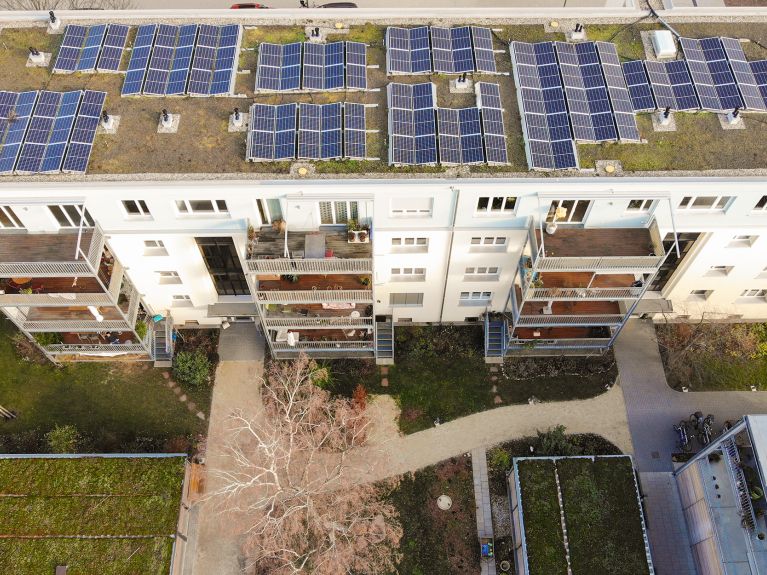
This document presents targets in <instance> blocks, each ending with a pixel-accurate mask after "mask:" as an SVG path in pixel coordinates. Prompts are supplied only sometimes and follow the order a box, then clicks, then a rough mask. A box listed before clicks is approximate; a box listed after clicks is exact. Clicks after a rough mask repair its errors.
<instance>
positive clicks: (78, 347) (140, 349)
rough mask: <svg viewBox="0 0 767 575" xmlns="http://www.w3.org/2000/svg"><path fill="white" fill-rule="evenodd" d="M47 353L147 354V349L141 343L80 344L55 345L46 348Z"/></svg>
mask: <svg viewBox="0 0 767 575" xmlns="http://www.w3.org/2000/svg"><path fill="white" fill-rule="evenodd" d="M45 351H47V352H48V353H51V354H54V355H55V354H59V353H81V352H104V353H146V349H144V346H143V345H141V344H140V343H119V344H103V345H102V344H98V343H91V344H80V343H55V344H51V345H46V346H45Z"/></svg>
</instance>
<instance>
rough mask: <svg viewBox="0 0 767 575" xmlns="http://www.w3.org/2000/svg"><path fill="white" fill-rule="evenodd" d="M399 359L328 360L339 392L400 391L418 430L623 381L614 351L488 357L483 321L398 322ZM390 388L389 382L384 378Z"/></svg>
mask: <svg viewBox="0 0 767 575" xmlns="http://www.w3.org/2000/svg"><path fill="white" fill-rule="evenodd" d="M394 334H395V348H394V356H395V365H393V366H390V367H389V368H388V370H387V373H386V374H385V375H380V372H379V370H377V369H376V367H375V365H374V364H373V362H360V361H359V360H354V364H352V363H351V362H350V361H339V362H328V363H327V365H328V366H329V367H330V369H331V372H332V374H333V380H334V381H333V383H334V388H333V391H336V392H338V393H343V394H351V391H352V390H353V389H354V386H355V385H357V384H358V383H362V384H363V385H364V386H365V387H366V388H367V390H368V392H370V393H377V394H380V393H388V394H391V395H393V396H394V397H395V398H396V399H397V401H398V403H399V405H400V408H401V410H402V413H401V416H400V420H399V425H400V429H401V430H402V431H403V432H404V433H413V432H416V431H421V430H423V429H427V428H429V427H431V426H433V425H434V421H435V420H436V419H437V418H439V420H440V421H441V422H445V421H449V420H451V419H456V418H458V417H463V416H465V415H469V414H471V413H476V412H479V411H484V410H487V409H492V408H493V407H498V406H500V405H508V404H513V403H526V402H527V401H528V400H529V399H530V397H532V396H535V397H536V398H537V399H539V400H541V401H565V400H571V399H586V398H589V397H594V396H596V395H599V394H600V393H602V392H603V391H604V389H605V384H608V383H609V384H612V383H613V382H614V381H615V378H616V375H617V371H616V368H615V361H614V359H613V357H612V354H611V353H610V354H607V355H605V356H600V357H590V358H576V357H546V358H518V359H509V360H508V361H507V362H506V364H505V365H503V366H491V365H488V364H486V363H485V360H484V356H483V352H482V349H483V347H482V346H483V335H482V329H481V328H480V327H474V326H440V327H397V328H396V329H395V330H394ZM382 377H386V378H387V379H388V383H389V385H388V387H383V386H381V378H382Z"/></svg>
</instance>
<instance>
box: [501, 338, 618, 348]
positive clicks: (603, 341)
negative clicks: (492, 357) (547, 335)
mask: <svg viewBox="0 0 767 575" xmlns="http://www.w3.org/2000/svg"><path fill="white" fill-rule="evenodd" d="M609 345H610V338H609V337H605V338H601V337H599V338H596V337H589V338H581V339H578V338H573V339H544V338H541V339H528V340H512V341H511V342H510V343H509V347H512V346H513V347H514V348H526V347H529V348H531V349H573V348H588V349H591V348H595V349H601V348H607V347H609Z"/></svg>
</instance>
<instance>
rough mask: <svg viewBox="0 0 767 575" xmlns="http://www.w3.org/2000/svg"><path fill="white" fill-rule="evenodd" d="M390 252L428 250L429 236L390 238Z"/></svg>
mask: <svg viewBox="0 0 767 575" xmlns="http://www.w3.org/2000/svg"><path fill="white" fill-rule="evenodd" d="M391 248H392V252H395V253H398V252H421V253H425V252H428V251H429V238H409V237H408V238H392V239H391Z"/></svg>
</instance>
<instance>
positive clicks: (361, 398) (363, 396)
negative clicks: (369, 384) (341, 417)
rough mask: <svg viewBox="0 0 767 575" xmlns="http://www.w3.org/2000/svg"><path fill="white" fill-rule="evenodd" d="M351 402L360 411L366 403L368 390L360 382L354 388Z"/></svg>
mask: <svg viewBox="0 0 767 575" xmlns="http://www.w3.org/2000/svg"><path fill="white" fill-rule="evenodd" d="M352 403H353V404H354V407H356V408H357V409H359V410H362V411H364V410H365V408H366V407H367V405H368V390H367V389H365V386H364V385H362V384H361V383H358V384H357V387H355V388H354V393H353V394H352Z"/></svg>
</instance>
